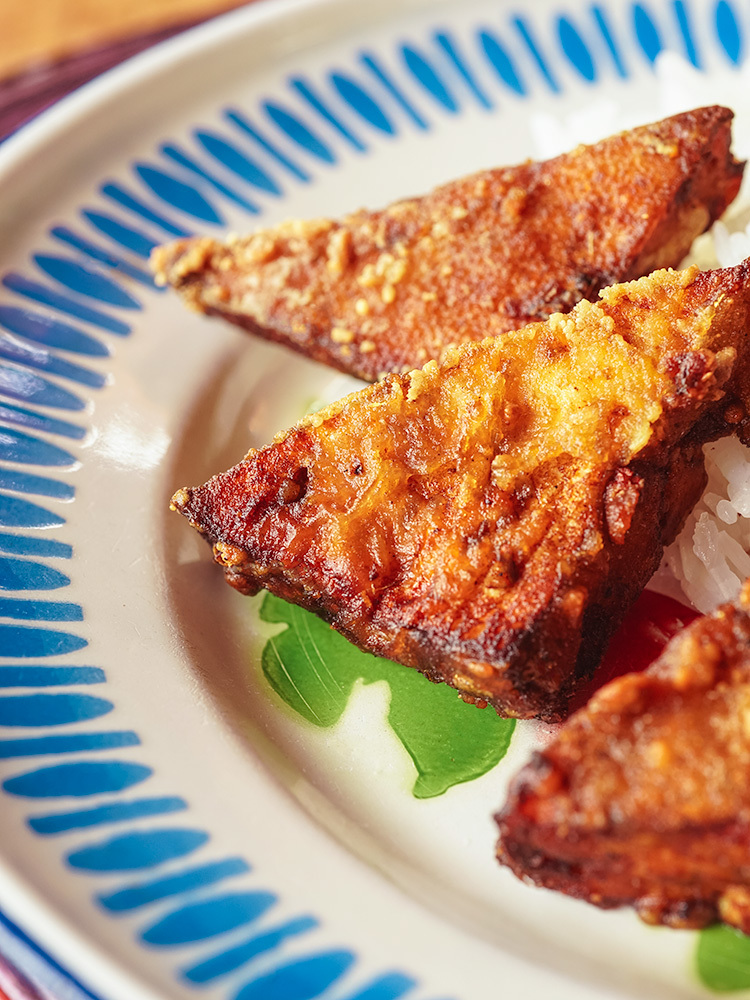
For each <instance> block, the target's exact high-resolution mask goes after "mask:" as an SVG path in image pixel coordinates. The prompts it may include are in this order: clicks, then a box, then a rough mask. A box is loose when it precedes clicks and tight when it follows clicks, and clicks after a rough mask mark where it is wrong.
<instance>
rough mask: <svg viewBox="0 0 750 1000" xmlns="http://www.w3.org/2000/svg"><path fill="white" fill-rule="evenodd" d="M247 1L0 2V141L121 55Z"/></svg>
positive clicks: (37, 0)
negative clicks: (0, 41) (0, 42)
mask: <svg viewBox="0 0 750 1000" xmlns="http://www.w3.org/2000/svg"><path fill="white" fill-rule="evenodd" d="M246 2H248V0H20V2H17V0H0V38H2V45H1V46H0V139H3V138H6V137H7V136H8V135H10V134H11V133H12V132H13V131H15V130H16V129H17V128H18V127H19V126H20V125H22V124H23V123H24V122H25V121H28V120H29V119H30V118H32V117H33V116H34V115H35V114H37V113H38V112H39V111H41V110H43V109H44V108H45V107H48V106H49V105H50V104H53V103H54V102H55V101H56V100H57V99H58V98H59V97H61V96H63V95H64V94H65V93H68V92H69V91H70V90H74V89H75V88H76V87H78V86H80V85H81V84H83V83H85V82H86V81H87V80H90V79H92V78H93V77H95V76H98V75H99V73H102V72H104V70H106V69H109V68H110V67H111V66H114V65H116V64H117V63H118V62H121V61H122V60H123V59H127V58H128V57H129V56H131V55H134V54H135V53H136V52H139V51H141V50H142V49H144V48H147V47H148V46H149V45H153V44H154V43H156V42H158V41H161V40H162V39H164V38H168V37H169V36H170V35H173V34H176V33H177V32H178V31H182V30H184V29H185V28H188V27H191V26H192V25H194V24H198V23H200V22H201V21H205V20H207V19H208V18H211V17H215V16H216V15H217V14H221V13H223V12H224V11H227V10H230V9H232V8H234V7H241V6H243V5H244V4H245V3H246Z"/></svg>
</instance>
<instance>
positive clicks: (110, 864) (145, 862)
mask: <svg viewBox="0 0 750 1000" xmlns="http://www.w3.org/2000/svg"><path fill="white" fill-rule="evenodd" d="M70 766H71V767H73V766H74V765H70ZM134 766H135V765H131V767H134ZM107 791H114V789H107ZM207 841H208V834H207V833H205V832H204V831H203V830H190V829H185V828H182V827H175V828H170V829H155V830H138V831H136V832H134V833H123V834H122V835H120V836H118V837H112V838H111V839H110V840H105V841H104V842H103V843H99V844H90V845H89V846H88V847H82V848H80V849H79V850H77V851H71V853H70V854H68V857H67V861H68V864H69V865H70V867H71V868H77V869H78V870H79V871H88V872H129V871H141V870H142V869H144V868H156V867H157V866H158V865H163V864H165V863H166V862H167V861H175V860H176V859H177V858H184V857H185V856H186V855H188V854H192V853H193V851H197V850H198V848H199V847H203V845H204V844H205V843H206V842H207Z"/></svg>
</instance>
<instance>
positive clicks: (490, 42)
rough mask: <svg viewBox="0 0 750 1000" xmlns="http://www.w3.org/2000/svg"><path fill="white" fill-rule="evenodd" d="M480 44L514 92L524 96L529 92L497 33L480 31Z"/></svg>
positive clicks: (499, 74) (505, 82) (504, 81)
mask: <svg viewBox="0 0 750 1000" xmlns="http://www.w3.org/2000/svg"><path fill="white" fill-rule="evenodd" d="M479 44H480V45H481V46H482V49H483V50H484V54H485V55H486V56H487V59H488V60H489V61H490V63H491V64H492V66H493V67H494V69H495V70H496V71H497V74H498V76H499V77H500V79H501V80H502V81H503V83H504V84H506V85H507V86H508V87H510V89H511V90H512V91H513V92H514V93H516V94H519V95H520V96H521V97H523V96H524V95H525V94H526V92H527V91H526V86H525V85H524V83H523V81H522V80H521V77H520V76H519V75H518V72H517V70H516V67H515V65H514V63H513V60H512V59H511V58H510V56H509V54H508V50H507V49H506V47H505V46H504V45H503V44H502V43H501V42H500V40H499V39H498V37H497V35H496V34H495V33H494V32H492V31H488V30H484V31H480V33H479Z"/></svg>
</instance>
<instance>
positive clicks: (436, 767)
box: [260, 594, 515, 798]
mask: <svg viewBox="0 0 750 1000" xmlns="http://www.w3.org/2000/svg"><path fill="white" fill-rule="evenodd" d="M260 615H261V618H262V619H263V621H266V622H273V623H277V624H285V625H286V626H287V628H286V629H284V631H283V632H281V633H280V634H278V635H276V636H274V637H273V638H271V639H269V640H268V641H267V642H266V645H265V647H264V648H263V654H262V660H261V665H262V669H263V673H264V674H265V676H266V678H267V679H268V682H269V683H270V685H271V687H272V688H273V689H274V691H275V692H276V693H277V694H278V695H279V697H280V698H281V699H282V700H283V701H284V702H286V704H287V705H288V706H289V707H290V708H291V709H293V710H294V711H295V712H297V713H298V714H299V715H301V716H302V717H303V718H305V719H307V721H308V722H311V723H313V725H316V726H323V727H326V726H332V725H334V724H335V723H336V722H337V721H338V720H339V719H340V718H341V716H342V715H343V713H344V710H345V708H346V705H347V703H348V701H349V697H350V695H351V692H352V688H353V687H354V685H355V683H356V682H357V680H360V679H361V680H362V681H363V682H364V683H365V684H372V683H374V682H375V681H381V680H384V681H386V682H387V683H388V685H389V686H390V689H391V704H390V709H389V713H388V722H389V724H390V725H391V727H392V729H393V731H394V732H395V734H396V736H397V737H398V738H399V740H400V741H401V743H402V744H403V746H404V748H405V749H406V751H407V753H408V754H409V756H410V757H411V759H412V760H413V761H414V766H415V767H416V769H417V780H416V782H415V784H414V789H413V794H414V796H415V797H416V798H431V797H433V796H435V795H442V793H443V792H445V791H447V789H449V788H451V787H452V786H453V785H456V784H459V783H460V782H463V781H471V780H473V779H474V778H478V777H480V776H481V775H482V774H485V773H486V772H487V771H489V770H490V769H491V768H493V767H494V766H495V764H497V763H498V761H500V760H501V759H502V758H503V757H504V756H505V754H506V752H507V750H508V747H509V746H510V740H511V736H512V735H513V729H514V725H515V723H514V720H513V719H501V718H500V717H499V716H498V715H496V714H495V712H493V711H492V710H491V709H489V708H487V709H478V708H476V707H475V706H474V705H467V704H466V703H465V702H463V701H462V700H461V699H460V698H459V697H458V695H457V694H456V692H455V691H454V690H453V689H452V688H449V687H447V686H446V685H444V684H432V683H430V681H428V680H427V679H426V678H425V677H423V676H422V675H421V674H420V673H418V672H417V671H416V670H412V669H410V668H408V667H402V666H400V665H399V664H396V663H392V662H391V661H390V660H384V659H382V658H380V657H377V656H372V655H371V654H370V653H363V652H362V651H361V650H360V649H357V647H356V646H353V645H352V644H351V643H350V642H348V641H347V640H346V639H344V638H343V636H341V635H339V634H338V633H337V632H334V631H333V629H331V628H330V627H329V626H328V625H326V624H325V622H323V621H321V620H320V619H319V618H317V617H316V616H315V615H313V614H311V613H310V612H308V611H303V610H302V609H301V608H298V607H296V606H294V605H292V604H287V603H286V602H284V601H282V600H280V599H279V598H278V597H274V596H273V595H271V594H267V595H266V596H265V598H264V600H263V604H262V606H261V611H260Z"/></svg>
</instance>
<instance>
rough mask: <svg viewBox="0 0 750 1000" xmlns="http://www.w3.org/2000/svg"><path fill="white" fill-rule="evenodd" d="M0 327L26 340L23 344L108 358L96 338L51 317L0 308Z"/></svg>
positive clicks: (106, 350) (21, 310)
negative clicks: (26, 342) (28, 343)
mask: <svg viewBox="0 0 750 1000" xmlns="http://www.w3.org/2000/svg"><path fill="white" fill-rule="evenodd" d="M0 326H3V327H5V329H6V330H9V331H10V332H11V333H17V334H19V335H20V336H21V337H26V338H27V340H34V341H36V342H37V343H38V344H47V345H48V346H49V347H60V348H62V349H63V350H64V351H73V352H75V353H76V354H88V355H89V356H90V357H92V358H93V357H96V358H106V357H107V355H108V354H109V350H108V349H107V347H106V345H105V344H103V343H102V342H101V340H97V339H96V337H92V336H90V335H89V334H88V333H84V332H83V330H79V329H78V328H77V327H75V326H70V324H68V323H63V322H61V321H60V320H59V319H54V318H53V317H52V316H45V315H43V314H42V313H35V312H29V310H27V309H16V308H15V307H13V306H3V305H0Z"/></svg>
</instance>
